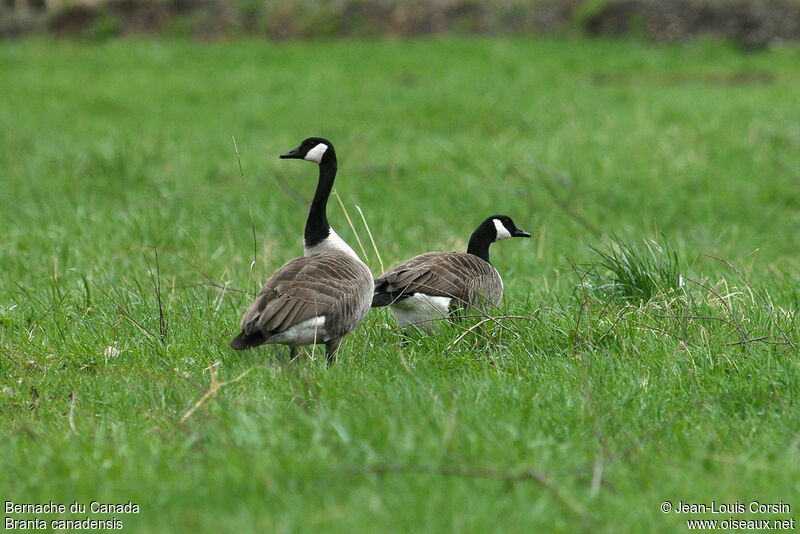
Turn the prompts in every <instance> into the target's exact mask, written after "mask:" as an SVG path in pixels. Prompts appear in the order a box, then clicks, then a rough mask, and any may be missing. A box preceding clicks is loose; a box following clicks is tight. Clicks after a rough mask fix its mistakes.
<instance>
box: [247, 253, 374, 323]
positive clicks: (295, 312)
mask: <svg viewBox="0 0 800 534" xmlns="http://www.w3.org/2000/svg"><path fill="white" fill-rule="evenodd" d="M371 280H372V276H371V275H370V273H369V270H368V269H367V268H366V266H364V265H363V264H362V263H360V262H358V261H356V260H355V259H354V258H352V257H350V256H349V255H347V254H324V255H316V256H304V257H302V258H296V259H293V260H291V261H290V262H288V263H286V264H285V265H284V266H283V267H281V268H280V269H278V270H277V271H276V272H275V274H273V275H272V277H270V279H269V280H267V282H266V283H265V284H264V287H263V288H262V289H261V293H260V294H259V295H258V297H256V300H255V302H253V304H252V305H251V306H250V308H249V309H248V310H247V311H246V312H245V314H244V317H242V324H241V327H242V332H243V334H245V335H249V334H251V333H253V332H255V331H259V332H261V333H262V334H263V335H264V336H265V337H269V336H271V335H274V334H279V333H281V332H284V331H285V330H287V329H289V328H291V327H292V326H294V325H297V324H299V323H302V322H303V321H306V320H308V319H311V318H313V317H317V316H325V317H329V316H331V315H336V316H340V315H345V316H350V315H352V314H351V313H349V312H351V311H353V310H360V308H362V307H364V305H363V303H362V301H366V302H367V304H366V308H367V309H369V296H370V289H371V287H370V286H371ZM364 313H366V311H365V312H364ZM356 315H357V313H356ZM339 318H340V317H336V319H339ZM362 318H363V315H362V316H361V317H359V318H358V320H357V322H356V325H357V324H358V322H360V321H361V319H362ZM329 322H330V323H341V321H329ZM344 327H345V328H349V329H352V328H354V327H355V325H352V326H351V325H350V324H346V325H344ZM348 331H349V330H348ZM331 333H334V332H331ZM345 333H346V332H345Z"/></svg>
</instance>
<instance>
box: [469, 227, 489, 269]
mask: <svg viewBox="0 0 800 534" xmlns="http://www.w3.org/2000/svg"><path fill="white" fill-rule="evenodd" d="M493 242H494V235H492V233H491V232H490V231H489V229H488V228H486V225H483V224H482V225H480V226H479V227H478V229H477V230H475V231H474V232H472V235H471V236H470V238H469V244H468V245H467V254H472V255H474V256H478V257H479V258H480V259H482V260H483V261H485V262H488V263H491V262H490V261H489V245H491V244H492V243H493Z"/></svg>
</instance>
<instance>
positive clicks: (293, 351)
mask: <svg viewBox="0 0 800 534" xmlns="http://www.w3.org/2000/svg"><path fill="white" fill-rule="evenodd" d="M296 355H297V347H295V346H294V345H289V361H292V360H294V357H295V356H296Z"/></svg>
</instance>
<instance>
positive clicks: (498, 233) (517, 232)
mask: <svg viewBox="0 0 800 534" xmlns="http://www.w3.org/2000/svg"><path fill="white" fill-rule="evenodd" d="M483 224H484V225H486V226H487V227H488V228H487V230H488V233H489V235H492V234H493V235H494V238H493V239H492V242H493V243H494V242H495V241H500V240H503V239H508V238H509V237H530V236H531V234H529V233H528V232H526V231H524V230H521V229H519V228H517V225H516V224H514V221H513V220H511V217H509V216H508V215H492V216H491V217H489V218H488V219H486V220H485V221H484V223H483Z"/></svg>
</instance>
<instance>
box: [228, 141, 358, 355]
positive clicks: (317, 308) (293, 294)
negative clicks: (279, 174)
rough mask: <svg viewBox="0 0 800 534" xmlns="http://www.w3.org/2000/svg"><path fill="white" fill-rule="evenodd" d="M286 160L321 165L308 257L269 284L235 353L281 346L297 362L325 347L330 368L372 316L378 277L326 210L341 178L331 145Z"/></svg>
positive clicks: (313, 145) (304, 147) (315, 145)
mask: <svg viewBox="0 0 800 534" xmlns="http://www.w3.org/2000/svg"><path fill="white" fill-rule="evenodd" d="M280 157H281V158H282V159H290V158H293V159H304V160H306V161H311V162H313V163H317V164H318V165H319V182H318V184H317V190H316V193H315V194H314V200H313V201H312V202H311V209H310V210H309V212H308V220H307V221H306V228H305V233H304V236H303V248H304V252H305V254H304V255H303V257H301V258H295V259H293V260H291V261H290V262H288V263H286V264H285V265H284V266H283V267H281V268H280V269H278V270H277V271H276V272H275V274H273V275H272V276H271V277H270V279H269V280H267V282H266V283H265V284H264V287H263V289H262V290H261V293H260V294H259V295H258V297H256V300H255V302H253V304H252V305H251V306H250V308H248V310H247V311H246V312H245V314H244V317H242V324H241V329H242V332H241V333H240V334H239V335H238V336H236V337H235V338H234V340H233V341H231V348H233V349H235V350H242V349H248V348H250V347H256V346H258V345H261V344H264V343H268V344H275V343H277V344H281V345H288V346H289V347H290V349H289V353H290V356H291V357H294V355H295V353H296V350H297V349H296V347H297V346H300V345H314V344H319V343H324V344H325V354H326V356H327V360H328V363H330V362H331V361H332V360H333V357H334V354H335V353H336V350H337V349H338V348H339V345H340V344H341V342H342V338H343V337H344V336H345V335H347V334H348V333H349V332H351V331H352V330H353V329H354V328H355V327H356V326H358V324H359V323H360V322H361V321H362V320H363V319H364V317H365V316H366V315H367V312H368V311H369V308H370V301H371V300H372V292H373V281H372V273H370V271H369V269H368V268H367V266H366V265H365V264H364V262H362V261H361V259H360V258H359V257H358V255H356V253H355V252H354V251H353V249H352V248H350V247H349V246H348V245H347V243H345V242H344V241H343V240H342V238H340V237H339V236H338V235H336V232H334V231H333V228H331V226H330V224H328V218H327V215H326V207H327V204H328V197H329V196H330V192H331V189H332V188H333V181H334V179H335V178H336V152H335V151H334V149H333V145H332V144H331V142H330V141H328V140H327V139H323V138H321V137H310V138H308V139H306V140H305V141H303V142H302V143H301V144H300V146H298V147H297V148H295V149H294V150H291V151H289V152H287V153H285V154H281V156H280Z"/></svg>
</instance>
